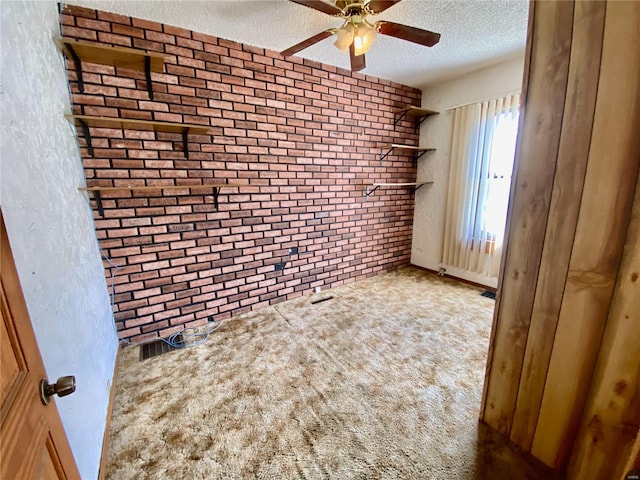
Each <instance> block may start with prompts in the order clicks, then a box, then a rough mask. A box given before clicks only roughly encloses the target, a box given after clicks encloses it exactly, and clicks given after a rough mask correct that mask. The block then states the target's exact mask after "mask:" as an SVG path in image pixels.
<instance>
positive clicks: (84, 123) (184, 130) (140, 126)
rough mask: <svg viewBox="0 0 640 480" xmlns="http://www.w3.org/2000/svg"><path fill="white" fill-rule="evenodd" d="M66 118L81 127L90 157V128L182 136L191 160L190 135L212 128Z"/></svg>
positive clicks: (150, 122)
mask: <svg viewBox="0 0 640 480" xmlns="http://www.w3.org/2000/svg"><path fill="white" fill-rule="evenodd" d="M65 118H67V119H68V120H71V121H73V122H74V124H75V125H76V126H78V127H81V128H82V130H83V133H84V137H85V139H86V141H87V148H88V149H89V155H91V156H92V157H93V146H92V144H91V134H90V132H89V127H97V128H120V129H123V130H152V131H154V132H168V133H180V134H182V142H183V148H184V156H185V157H186V158H189V151H188V149H187V142H188V136H189V134H190V133H194V134H196V135H201V134H205V133H207V132H208V131H209V130H210V129H211V127H209V126H203V125H195V124H190V123H172V122H157V121H153V120H130V119H126V118H115V117H92V116H89V115H65Z"/></svg>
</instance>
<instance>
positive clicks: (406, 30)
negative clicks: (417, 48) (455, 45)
mask: <svg viewBox="0 0 640 480" xmlns="http://www.w3.org/2000/svg"><path fill="white" fill-rule="evenodd" d="M376 26H377V27H378V32H379V33H381V34H383V35H388V36H390V37H396V38H400V39H402V40H407V41H408V42H413V43H418V44H420V45H425V46H427V47H433V46H434V45H435V44H436V43H438V42H439V41H440V34H439V33H435V32H430V31H429V30H423V29H421V28H416V27H410V26H408V25H402V24H401V23H394V22H385V21H381V22H376Z"/></svg>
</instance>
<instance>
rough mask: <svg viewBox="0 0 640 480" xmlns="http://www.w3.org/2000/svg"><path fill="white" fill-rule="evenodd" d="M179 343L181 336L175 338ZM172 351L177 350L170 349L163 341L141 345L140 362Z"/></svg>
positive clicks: (174, 348)
mask: <svg viewBox="0 0 640 480" xmlns="http://www.w3.org/2000/svg"><path fill="white" fill-rule="evenodd" d="M180 341H182V335H179V336H178V337H177V338H176V342H180ZM173 350H177V348H176V347H172V346H171V345H169V344H168V343H167V342H165V341H163V340H156V341H155V342H149V343H143V344H142V345H140V361H142V360H146V359H147V358H153V357H157V356H159V355H162V354H163V353H167V352H171V351H173Z"/></svg>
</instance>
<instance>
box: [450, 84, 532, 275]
mask: <svg viewBox="0 0 640 480" xmlns="http://www.w3.org/2000/svg"><path fill="white" fill-rule="evenodd" d="M519 101H520V96H519V95H509V96H506V97H502V98H497V99H493V100H488V101H485V102H479V103H475V104H472V105H466V106H463V107H459V108H456V109H455V110H454V112H453V137H452V144H451V168H450V173H449V191H448V194H447V209H446V215H445V217H446V219H445V235H444V237H445V238H444V247H443V252H442V264H443V265H448V266H452V267H456V268H460V269H464V270H466V271H469V272H474V273H481V274H484V275H487V276H491V277H497V275H498V270H499V264H500V257H501V254H502V240H503V238H504V228H505V221H506V217H507V206H508V203H509V189H510V186H511V173H512V170H513V157H514V154H515V144H516V136H517V132H518V116H519Z"/></svg>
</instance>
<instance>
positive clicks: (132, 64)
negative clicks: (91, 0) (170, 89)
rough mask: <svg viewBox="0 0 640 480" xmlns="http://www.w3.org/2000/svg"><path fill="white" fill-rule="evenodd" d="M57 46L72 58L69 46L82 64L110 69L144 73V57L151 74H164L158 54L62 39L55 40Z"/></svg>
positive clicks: (160, 56) (161, 57)
mask: <svg viewBox="0 0 640 480" xmlns="http://www.w3.org/2000/svg"><path fill="white" fill-rule="evenodd" d="M56 43H57V44H58V46H59V47H60V48H61V49H63V50H64V51H65V53H66V54H67V56H68V57H69V58H73V56H72V55H71V52H70V51H69V50H68V48H67V45H70V46H71V47H72V48H73V50H74V51H75V52H76V54H77V55H78V58H79V59H80V60H81V61H83V62H89V63H98V64H101V65H110V66H112V67H122V68H130V69H132V70H139V71H144V68H145V60H144V59H145V57H149V59H150V60H151V61H150V64H151V65H150V67H151V71H152V72H156V73H162V72H164V55H162V54H160V53H152V52H147V51H145V50H138V49H135V48H127V47H112V46H110V45H104V44H101V43H94V42H87V41H83V40H74V39H72V38H67V37H63V38H61V39H59V40H56Z"/></svg>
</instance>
